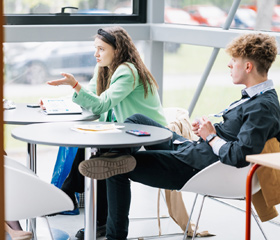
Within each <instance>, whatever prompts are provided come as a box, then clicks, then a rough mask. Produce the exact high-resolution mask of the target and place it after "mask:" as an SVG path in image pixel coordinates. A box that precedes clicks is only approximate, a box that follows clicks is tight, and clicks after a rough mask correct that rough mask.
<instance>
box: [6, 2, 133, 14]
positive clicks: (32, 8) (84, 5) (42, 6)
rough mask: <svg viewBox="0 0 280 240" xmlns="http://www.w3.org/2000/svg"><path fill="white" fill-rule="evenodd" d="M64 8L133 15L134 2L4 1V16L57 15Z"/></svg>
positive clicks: (89, 12) (80, 12)
mask: <svg viewBox="0 0 280 240" xmlns="http://www.w3.org/2000/svg"><path fill="white" fill-rule="evenodd" d="M69 6H71V7H73V8H68V7H69ZM64 7H67V8H66V9H64V12H65V13H77V14H112V13H118V14H119V13H122V12H123V11H125V13H129V14H131V13H132V0H129V1H127V0H106V1H105V0H95V1H93V0H78V1H76V0H62V1H56V0H43V1H42V0H34V1H25V0H4V14H30V13H32V14H49V13H50V14H56V13H61V12H62V8H64ZM76 8H77V9H76Z"/></svg>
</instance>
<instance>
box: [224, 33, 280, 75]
mask: <svg viewBox="0 0 280 240" xmlns="http://www.w3.org/2000/svg"><path fill="white" fill-rule="evenodd" d="M226 52H227V53H228V54H229V55H231V56H232V57H241V58H247V59H248V60H251V61H253V62H254V63H255V65H256V69H257V71H258V73H259V74H261V75H264V74H267V73H268V70H269V68H270V67H271V64H272V63H273V62H274V60H275V58H276V55H277V43H276V40H275V38H274V37H272V36H269V35H268V34H262V33H250V34H245V35H242V36H239V37H237V38H236V39H234V40H233V41H232V42H231V43H230V44H229V45H228V46H227V48H226Z"/></svg>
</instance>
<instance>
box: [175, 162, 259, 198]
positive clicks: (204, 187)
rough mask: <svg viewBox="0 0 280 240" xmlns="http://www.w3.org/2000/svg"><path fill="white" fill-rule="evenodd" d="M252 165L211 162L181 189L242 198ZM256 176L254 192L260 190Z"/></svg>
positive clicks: (215, 195) (253, 182)
mask: <svg viewBox="0 0 280 240" xmlns="http://www.w3.org/2000/svg"><path fill="white" fill-rule="evenodd" d="M250 168H251V165H249V166H247V167H243V168H236V167H233V166H229V165H226V164H223V163H221V162H220V161H218V162H215V163H213V164H211V165H210V166H208V167H206V168H205V169H203V170H201V171H200V172H199V173H198V174H196V175H195V176H193V177H192V178H191V179H190V180H189V181H188V182H187V183H186V184H185V185H184V186H183V187H182V189H181V190H180V191H186V192H194V193H198V194H202V195H208V196H212V197H220V198H231V199H240V198H241V199H242V198H245V196H246V184H245V183H246V178H247V174H248V171H249V170H250ZM259 189H260V185H259V182H258V179H257V177H256V176H254V178H253V181H252V190H253V191H252V192H253V194H254V193H256V192H257V191H259Z"/></svg>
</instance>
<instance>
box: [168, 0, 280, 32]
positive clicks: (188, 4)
mask: <svg viewBox="0 0 280 240" xmlns="http://www.w3.org/2000/svg"><path fill="white" fill-rule="evenodd" d="M232 4H233V1H223V0H197V1H193V0H176V1H174V0H165V6H166V7H165V16H166V17H165V22H166V23H176V24H189V25H201V26H207V27H223V26H224V24H225V21H226V19H227V16H228V13H229V11H230V9H231V6H232ZM175 12H176V14H175ZM183 12H185V13H184V14H183ZM169 15H170V16H169ZM187 15H188V18H187V17H186V16H187ZM230 28H237V29H251V30H266V31H275V32H279V31H280V1H279V0H275V1H265V0H264V1H252V0H242V1H241V3H240V5H239V7H238V9H237V12H236V14H235V16H234V19H233V21H232V24H231V26H230Z"/></svg>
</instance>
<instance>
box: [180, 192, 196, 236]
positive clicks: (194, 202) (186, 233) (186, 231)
mask: <svg viewBox="0 0 280 240" xmlns="http://www.w3.org/2000/svg"><path fill="white" fill-rule="evenodd" d="M197 196H198V194H196V195H195V198H194V200H193V205H192V209H191V212H190V216H189V220H188V223H187V227H186V230H185V233H184V237H183V240H186V239H187V237H188V229H189V225H190V224H191V218H192V214H193V210H194V207H195V204H196V200H197Z"/></svg>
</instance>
